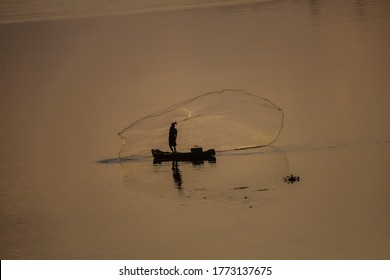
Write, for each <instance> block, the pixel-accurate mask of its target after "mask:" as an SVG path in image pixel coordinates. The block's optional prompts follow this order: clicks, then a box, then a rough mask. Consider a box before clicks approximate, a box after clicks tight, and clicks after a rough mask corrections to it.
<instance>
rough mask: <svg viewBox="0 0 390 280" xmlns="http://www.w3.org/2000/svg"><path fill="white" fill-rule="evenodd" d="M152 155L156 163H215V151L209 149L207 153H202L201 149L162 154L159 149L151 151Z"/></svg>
mask: <svg viewBox="0 0 390 280" xmlns="http://www.w3.org/2000/svg"><path fill="white" fill-rule="evenodd" d="M152 155H153V157H154V160H155V161H157V162H161V161H192V162H197V161H203V160H208V161H215V150H214V149H210V150H207V151H203V150H202V148H192V149H191V152H186V153H182V152H177V153H171V152H163V151H161V150H159V149H152Z"/></svg>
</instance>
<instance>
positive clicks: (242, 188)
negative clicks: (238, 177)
mask: <svg viewBox="0 0 390 280" xmlns="http://www.w3.org/2000/svg"><path fill="white" fill-rule="evenodd" d="M247 188H249V187H238V188H234V189H235V190H244V189H247Z"/></svg>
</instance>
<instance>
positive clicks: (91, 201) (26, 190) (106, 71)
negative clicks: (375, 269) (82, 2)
mask: <svg viewBox="0 0 390 280" xmlns="http://www.w3.org/2000/svg"><path fill="white" fill-rule="evenodd" d="M27 2H28V1H27ZM162 2H163V1H162ZM177 2H178V3H179V1H177ZM118 3H121V2H117V4H115V5H119V4H118ZM134 3H135V2H134ZM164 3H165V2H164ZM164 3H163V4H164ZM182 3H187V2H182ZM163 4H162V5H163ZM179 4H180V3H179ZM179 4H177V5H179ZM193 4H194V3H192V2H191V5H193ZM27 5H29V4H28V3H27ZM40 5H41V6H42V7H45V14H46V15H47V16H42V14H40V15H39V16H38V15H37V12H36V11H34V10H31V12H30V13H29V12H28V10H27V12H26V10H23V9H22V8H16V7H17V6H13V7H14V8H13V9H11V8H10V6H9V7H8V8H7V7H6V6H3V7H2V8H3V9H2V10H0V11H1V12H0V13H1V15H2V17H1V21H0V22H2V23H1V24H0V85H1V90H0V129H1V136H0V257H1V259H202V258H205V259H210V258H211V259H213V258H216V259H343V258H347V259H388V258H389V257H390V250H389V248H390V222H389V221H390V219H389V213H390V203H389V201H390V189H389V188H388V186H389V184H388V179H387V173H388V169H389V167H390V150H389V141H390V130H389V127H390V114H389V109H388V108H389V105H390V102H389V101H390V98H389V94H388V90H389V88H390V80H389V79H388V76H389V73H390V53H389V51H388V50H389V49H390V38H389V35H388V27H389V26H390V25H389V24H390V4H389V2H388V1H380V0H378V1H363V0H361V1H353V0H351V1H347V0H346V1H336V0H334V1H333V0H329V1H264V2H258V1H245V2H241V3H238V2H234V3H233V4H229V5H225V4H224V5H211V6H205V5H203V6H202V5H201V6H196V5H195V6H191V8H186V9H183V8H180V9H179V8H177V6H174V7H173V8H172V7H171V6H169V7H168V8H166V7H165V6H164V5H163V6H164V7H165V8H164V9H163V11H162V10H161V9H157V8H156V7H146V8H148V9H149V10H148V11H147V12H145V11H143V12H140V11H138V12H137V13H130V14H121V15H115V16H114V15H112V16H105V17H88V18H82V17H81V18H80V17H79V16H80V13H81V12H80V11H85V9H86V8H85V7H84V8H83V7H80V9H76V8H75V7H74V6H69V7H68V8H67V9H65V8H64V9H62V8H60V7H61V6H58V5H57V6H53V7H50V6H48V5H47V3H46V2H45V1H42V2H40ZM72 5H73V4H72ZM115 5H114V6H112V11H113V12H116V11H118V9H119V8H120V6H119V8H118V7H117V6H115ZM123 5H124V4H123ZM140 5H141V4H140ZM4 7H5V8H4ZM123 7H124V6H123ZM175 7H176V8H175ZM127 8H128V7H127ZM130 8H132V9H133V8H134V7H130ZM141 8H142V7H141ZM58 9H60V10H58ZM61 9H62V10H61ZM87 10H88V9H87ZM92 10H93V11H94V13H97V12H95V11H97V10H99V9H98V8H96V6H94V7H93V8H92V7H91V11H92ZM76 11H78V12H76ZM61 13H62V14H64V13H66V17H61V19H57V20H53V18H56V15H57V14H61ZM42 17H43V18H42ZM43 19H44V20H43ZM18 21H21V22H18ZM225 88H235V89H241V88H245V89H246V90H248V91H249V92H251V93H255V94H258V95H261V96H264V97H266V98H269V99H270V100H272V101H273V102H275V103H276V104H277V105H278V106H279V107H281V108H282V109H283V112H284V114H285V123H284V129H283V131H282V134H281V137H280V138H279V139H278V141H277V142H275V143H274V145H273V147H268V148H265V149H257V150H248V151H245V152H236V153H222V154H218V155H217V161H216V162H215V163H210V162H204V163H203V164H197V165H195V164H191V163H178V165H177V166H176V165H172V163H161V164H153V161H152V158H142V159H135V160H131V161H122V162H120V161H118V160H115V159H116V158H117V153H118V152H119V150H120V147H121V142H120V138H119V137H118V136H117V135H116V133H117V132H119V131H120V130H122V129H123V128H125V127H127V126H128V125H129V124H131V123H132V122H133V121H135V120H137V119H139V118H141V117H143V116H144V115H146V114H149V113H152V112H154V111H156V110H159V109H161V108H164V107H167V106H170V105H173V104H175V103H177V102H179V101H182V100H185V99H188V98H190V97H193V96H196V95H199V94H202V93H205V92H210V91H213V90H220V89H225ZM253 121H256V120H253ZM168 127H169V124H168V126H167V129H168ZM178 144H179V148H180V143H178ZM167 148H168V147H167ZM111 159H113V160H111ZM102 160H103V161H106V162H107V163H102V162H101V161H102ZM290 174H295V175H299V176H300V177H301V181H300V182H299V183H296V184H286V183H284V182H283V177H285V176H287V175H290Z"/></svg>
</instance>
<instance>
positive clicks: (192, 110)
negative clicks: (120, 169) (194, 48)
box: [118, 89, 284, 158]
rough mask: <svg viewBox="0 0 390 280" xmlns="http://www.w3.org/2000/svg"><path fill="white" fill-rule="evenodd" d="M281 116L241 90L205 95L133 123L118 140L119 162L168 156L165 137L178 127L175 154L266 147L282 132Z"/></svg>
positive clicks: (265, 102) (262, 100)
mask: <svg viewBox="0 0 390 280" xmlns="http://www.w3.org/2000/svg"><path fill="white" fill-rule="evenodd" d="M283 118H284V116H283V112H282V110H281V109H280V108H279V107H277V106H276V105H275V104H274V103H272V102H271V101H269V100H268V99H266V98H262V97H259V96H257V95H253V94H251V93H248V92H247V91H245V90H231V89H228V90H222V91H216V92H210V93H206V94H203V95H200V96H197V97H194V98H191V99H188V100H186V101H183V102H181V103H179V104H176V105H174V106H172V107H169V108H166V109H165V110H161V111H159V112H156V113H154V114H151V115H148V116H146V117H143V118H141V119H139V120H137V121H135V122H133V123H132V124H131V125H130V126H129V127H127V128H126V129H124V130H123V131H121V132H120V133H119V134H118V135H119V136H121V138H122V142H123V145H122V149H121V151H120V154H119V156H120V157H121V158H127V157H132V156H145V155H149V154H150V150H151V149H152V148H157V149H160V150H168V149H169V147H168V131H169V127H170V124H171V123H172V122H175V121H176V122H177V123H178V124H177V126H176V127H177V130H178V137H177V145H178V146H177V148H178V151H189V150H190V148H191V147H193V146H194V145H198V146H201V147H203V149H206V150H207V149H215V150H216V151H226V150H239V149H248V148H255V147H263V146H269V145H271V144H272V143H274V142H275V141H276V140H277V139H278V137H279V135H280V132H281V130H282V128H283Z"/></svg>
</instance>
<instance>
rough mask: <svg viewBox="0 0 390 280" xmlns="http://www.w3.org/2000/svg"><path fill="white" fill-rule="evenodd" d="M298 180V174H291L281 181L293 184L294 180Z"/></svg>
mask: <svg viewBox="0 0 390 280" xmlns="http://www.w3.org/2000/svg"><path fill="white" fill-rule="evenodd" d="M299 180H300V178H299V176H295V175H293V174H291V175H288V176H286V177H284V178H283V181H284V182H285V183H287V184H294V183H296V182H299Z"/></svg>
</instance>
